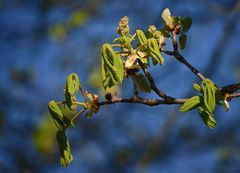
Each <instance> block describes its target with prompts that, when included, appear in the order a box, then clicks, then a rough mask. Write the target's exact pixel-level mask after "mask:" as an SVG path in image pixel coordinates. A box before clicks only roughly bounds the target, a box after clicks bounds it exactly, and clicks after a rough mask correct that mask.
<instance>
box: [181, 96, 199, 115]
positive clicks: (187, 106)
mask: <svg viewBox="0 0 240 173" xmlns="http://www.w3.org/2000/svg"><path fill="white" fill-rule="evenodd" d="M200 102H201V97H200V96H193V97H191V98H190V99H188V100H187V101H186V102H185V103H184V104H183V105H182V106H181V108H180V110H179V111H180V112H187V111H189V110H191V109H194V108H196V107H198V106H199V104H200Z"/></svg>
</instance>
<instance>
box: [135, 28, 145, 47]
mask: <svg viewBox="0 0 240 173" xmlns="http://www.w3.org/2000/svg"><path fill="white" fill-rule="evenodd" d="M136 35H137V38H138V41H139V43H140V45H146V43H147V37H146V36H145V34H144V32H143V31H142V30H136Z"/></svg>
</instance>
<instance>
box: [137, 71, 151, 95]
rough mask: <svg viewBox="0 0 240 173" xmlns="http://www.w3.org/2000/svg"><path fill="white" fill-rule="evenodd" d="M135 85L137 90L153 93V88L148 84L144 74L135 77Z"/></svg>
mask: <svg viewBox="0 0 240 173" xmlns="http://www.w3.org/2000/svg"><path fill="white" fill-rule="evenodd" d="M133 80H134V83H135V84H136V85H137V88H138V89H139V90H140V91H143V92H151V88H150V86H149V84H148V83H147V80H146V78H145V77H144V75H143V74H136V75H135V76H133Z"/></svg>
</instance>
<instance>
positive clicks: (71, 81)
mask: <svg viewBox="0 0 240 173" xmlns="http://www.w3.org/2000/svg"><path fill="white" fill-rule="evenodd" d="M79 86H80V81H79V78H78V75H77V74H76V73H71V74H69V75H68V77H67V82H66V89H67V92H69V94H71V95H74V94H76V93H77V92H78V90H79Z"/></svg>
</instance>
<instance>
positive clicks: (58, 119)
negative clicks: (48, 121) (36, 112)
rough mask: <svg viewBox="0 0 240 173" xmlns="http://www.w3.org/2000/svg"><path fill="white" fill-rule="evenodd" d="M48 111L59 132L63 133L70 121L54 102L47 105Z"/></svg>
mask: <svg viewBox="0 0 240 173" xmlns="http://www.w3.org/2000/svg"><path fill="white" fill-rule="evenodd" d="M48 110H49V112H50V114H51V117H52V119H53V121H54V123H55V125H56V126H57V128H58V129H59V130H61V131H64V130H65V129H66V128H67V127H68V126H69V125H70V124H71V121H70V120H69V119H68V118H67V117H66V116H64V115H63V113H62V111H61V110H60V109H59V107H58V105H57V104H56V102H55V101H53V100H51V101H50V102H49V103H48Z"/></svg>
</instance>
